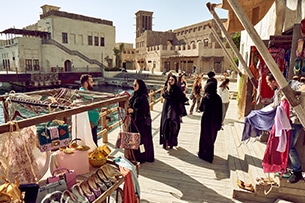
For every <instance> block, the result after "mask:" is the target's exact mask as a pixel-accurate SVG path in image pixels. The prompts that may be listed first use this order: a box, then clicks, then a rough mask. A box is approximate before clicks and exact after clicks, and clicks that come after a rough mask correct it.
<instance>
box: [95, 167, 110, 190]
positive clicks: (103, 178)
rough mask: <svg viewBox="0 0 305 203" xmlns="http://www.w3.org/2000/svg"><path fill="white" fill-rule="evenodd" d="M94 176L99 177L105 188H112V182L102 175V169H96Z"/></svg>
mask: <svg viewBox="0 0 305 203" xmlns="http://www.w3.org/2000/svg"><path fill="white" fill-rule="evenodd" d="M96 175H97V177H99V179H100V180H101V181H102V182H103V183H104V184H105V185H106V186H107V188H110V187H111V186H112V182H111V180H109V179H108V178H107V176H106V175H105V174H104V172H103V170H102V169H100V168H99V169H98V170H97V171H96Z"/></svg>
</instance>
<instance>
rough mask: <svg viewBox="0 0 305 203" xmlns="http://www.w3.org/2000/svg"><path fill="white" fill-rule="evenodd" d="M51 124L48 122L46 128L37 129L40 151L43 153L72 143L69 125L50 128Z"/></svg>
mask: <svg viewBox="0 0 305 203" xmlns="http://www.w3.org/2000/svg"><path fill="white" fill-rule="evenodd" d="M51 122H52V121H50V122H48V124H47V125H46V126H43V127H40V128H37V136H38V140H39V149H40V151H41V152H44V151H51V150H55V149H58V148H60V147H65V146H68V145H69V143H70V141H71V138H70V135H69V129H68V125H67V124H62V125H56V126H50V124H51Z"/></svg>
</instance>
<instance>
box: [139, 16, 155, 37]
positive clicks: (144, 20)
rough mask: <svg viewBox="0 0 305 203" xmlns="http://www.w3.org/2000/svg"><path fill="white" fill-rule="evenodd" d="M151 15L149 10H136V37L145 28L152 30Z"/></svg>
mask: <svg viewBox="0 0 305 203" xmlns="http://www.w3.org/2000/svg"><path fill="white" fill-rule="evenodd" d="M152 15H153V12H150V11H138V12H136V37H139V36H141V34H142V33H143V32H145V31H146V30H152Z"/></svg>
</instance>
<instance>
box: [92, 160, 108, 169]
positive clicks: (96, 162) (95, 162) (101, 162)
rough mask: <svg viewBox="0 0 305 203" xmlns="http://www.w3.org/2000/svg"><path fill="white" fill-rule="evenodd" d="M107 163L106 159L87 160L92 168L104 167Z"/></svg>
mask: <svg viewBox="0 0 305 203" xmlns="http://www.w3.org/2000/svg"><path fill="white" fill-rule="evenodd" d="M106 161H107V158H103V159H89V163H90V165H91V166H93V167H97V168H98V167H101V166H102V165H104V164H105V163H106Z"/></svg>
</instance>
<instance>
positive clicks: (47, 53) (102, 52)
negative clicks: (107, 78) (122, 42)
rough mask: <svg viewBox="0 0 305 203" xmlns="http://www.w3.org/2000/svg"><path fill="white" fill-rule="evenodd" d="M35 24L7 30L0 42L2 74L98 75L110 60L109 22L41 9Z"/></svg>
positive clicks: (52, 8) (112, 42)
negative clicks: (71, 72) (67, 73)
mask: <svg viewBox="0 0 305 203" xmlns="http://www.w3.org/2000/svg"><path fill="white" fill-rule="evenodd" d="M41 8H42V11H43V12H42V14H41V15H40V19H39V20H38V22H37V23H35V24H33V25H29V26H27V27H25V28H23V29H7V30H5V31H3V32H1V33H2V34H5V35H6V36H7V39H6V40H1V41H0V57H1V61H2V63H0V70H1V71H14V72H15V71H18V72H25V73H33V74H35V73H49V72H60V71H61V72H68V71H100V70H101V68H102V67H108V66H111V65H112V64H111V63H110V64H109V61H106V60H105V58H108V59H113V58H114V56H113V47H114V46H115V27H114V26H113V23H112V21H108V20H103V19H99V18H92V17H88V16H82V15H78V14H73V13H67V12H63V11H60V10H59V9H60V8H59V7H56V6H51V5H43V6H42V7H41Z"/></svg>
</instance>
